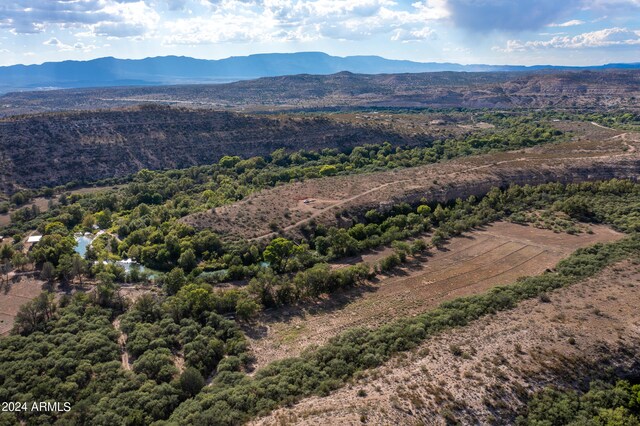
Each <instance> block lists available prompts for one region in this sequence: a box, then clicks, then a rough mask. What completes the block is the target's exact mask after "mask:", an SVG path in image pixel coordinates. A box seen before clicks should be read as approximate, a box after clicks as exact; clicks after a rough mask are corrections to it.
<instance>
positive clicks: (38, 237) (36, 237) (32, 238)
mask: <svg viewBox="0 0 640 426" xmlns="http://www.w3.org/2000/svg"><path fill="white" fill-rule="evenodd" d="M41 239H42V235H32V236H30V237H29V238H27V242H28V243H37V242H38V241H40V240H41Z"/></svg>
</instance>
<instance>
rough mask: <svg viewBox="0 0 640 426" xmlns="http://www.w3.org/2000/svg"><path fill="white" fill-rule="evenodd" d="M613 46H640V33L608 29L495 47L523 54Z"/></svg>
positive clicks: (624, 29)
mask: <svg viewBox="0 0 640 426" xmlns="http://www.w3.org/2000/svg"><path fill="white" fill-rule="evenodd" d="M611 46H640V31H638V30H629V29H627V28H617V27H616V28H607V29H603V30H599V31H592V32H588V33H583V34H579V35H576V36H558V37H553V38H552V39H550V40H544V41H542V40H534V41H521V40H509V41H508V42H507V46H506V47H494V48H493V49H494V50H496V51H501V52H523V51H526V50H535V49H584V48H594V47H611Z"/></svg>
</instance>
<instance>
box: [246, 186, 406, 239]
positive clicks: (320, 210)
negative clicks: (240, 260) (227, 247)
mask: <svg viewBox="0 0 640 426" xmlns="http://www.w3.org/2000/svg"><path fill="white" fill-rule="evenodd" d="M405 182H410V179H401V180H396V181H393V182H388V183H385V184H382V185H379V186H376V187H375V188H371V189H369V190H367V191H364V192H361V193H359V194H356V195H354V196H352V197H349V198H347V199H344V200H340V201H338V202H335V203H333V204H331V205H329V206H327V207H324V208H322V209H319V210H317V211H316V212H315V213H312V214H311V216H309V217H306V218H304V219H302V220H299V221H298V222H296V223H294V224H292V225H289V226H286V227H285V228H284V229H283V231H285V232H286V231H290V230H292V229H294V228H297V227H299V226H301V225H303V224H305V223H309V222H310V221H311V220H313V219H316V218H318V217H320V216H321V215H322V214H324V213H326V212H328V211H329V210H331V209H335V208H337V207H340V206H343V205H345V204H347V203H350V202H351V201H355V200H357V199H358V198H360V197H364V196H365V195H367V194H371V193H373V192H376V191H379V190H381V189H383V188H386V187H388V186H391V185H397V184H400V183H405ZM277 234H278V232H270V233H268V234H264V235H260V236H258V237H255V238H251V239H250V240H249V241H256V240H261V239H264V238H271V237H274V236H276V235H277Z"/></svg>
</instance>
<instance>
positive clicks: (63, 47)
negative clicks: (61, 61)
mask: <svg viewBox="0 0 640 426" xmlns="http://www.w3.org/2000/svg"><path fill="white" fill-rule="evenodd" d="M42 44H44V45H45V46H52V47H55V48H56V49H58V50H59V51H61V52H65V51H71V50H82V51H84V52H89V51H91V50H93V49H95V46H94V45H85V44H84V43H79V42H78V43H74V44H73V45H70V44H66V43H63V42H61V41H60V40H59V39H58V38H56V37H51V38H50V39H48V40H47V41H45V42H44V43H42Z"/></svg>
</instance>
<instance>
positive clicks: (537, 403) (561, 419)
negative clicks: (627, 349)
mask: <svg viewBox="0 0 640 426" xmlns="http://www.w3.org/2000/svg"><path fill="white" fill-rule="evenodd" d="M517 424H518V425H520V426H529V425H530V426H553V425H572V426H573V425H575V426H578V425H607V426H637V425H640V385H637V384H636V385H632V384H630V383H629V382H628V381H625V380H621V381H618V382H617V383H615V385H612V384H609V383H606V382H602V381H593V382H591V384H590V389H589V391H588V392H586V393H583V394H580V393H578V392H575V391H562V390H558V389H554V388H545V389H544V390H542V391H540V392H539V393H537V394H536V395H535V396H534V397H533V398H532V399H531V401H530V402H529V404H528V407H527V413H526V415H524V416H521V417H519V418H518V419H517Z"/></svg>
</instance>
